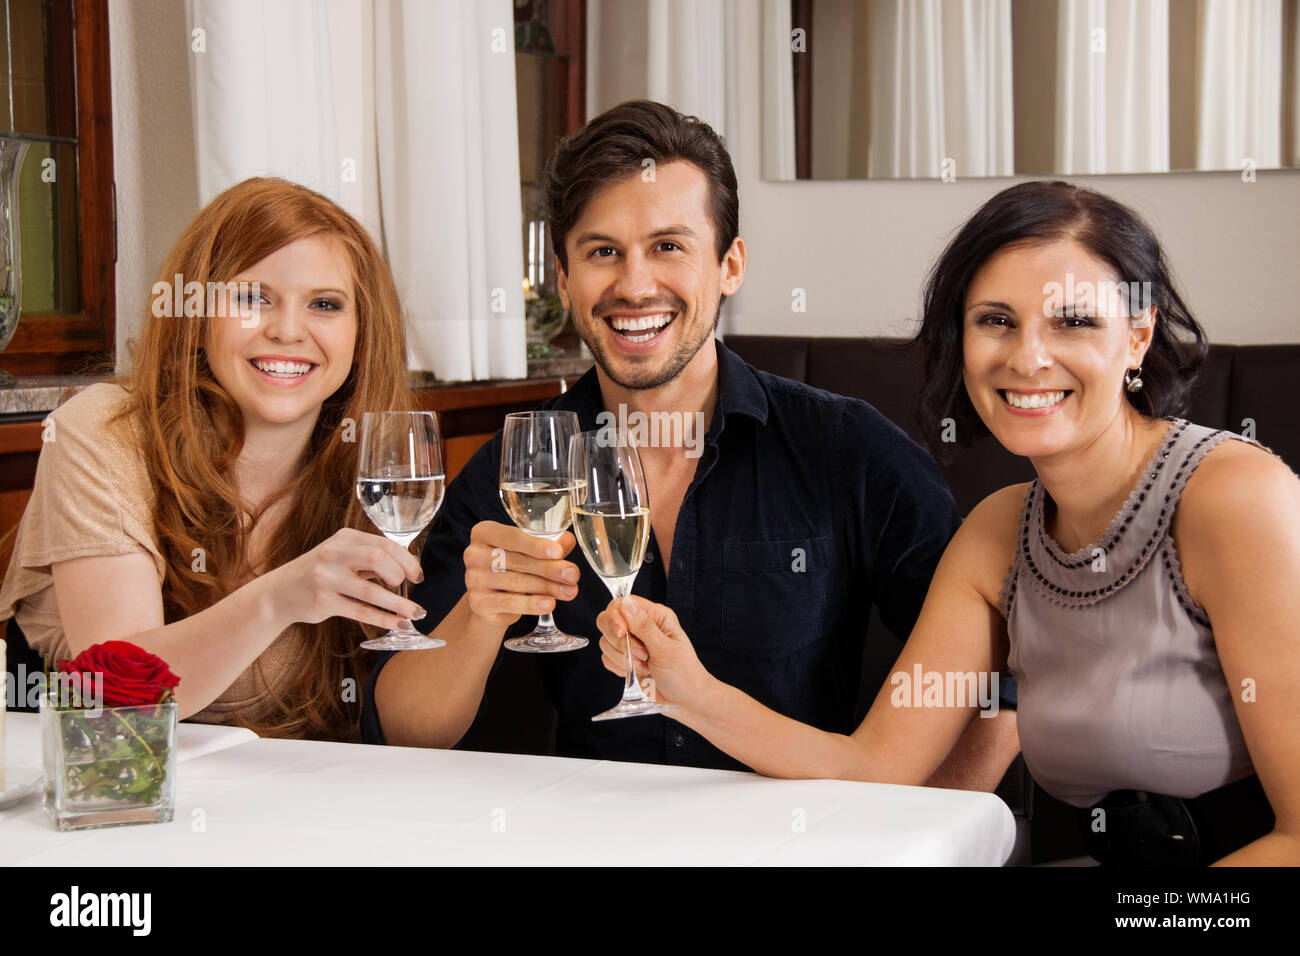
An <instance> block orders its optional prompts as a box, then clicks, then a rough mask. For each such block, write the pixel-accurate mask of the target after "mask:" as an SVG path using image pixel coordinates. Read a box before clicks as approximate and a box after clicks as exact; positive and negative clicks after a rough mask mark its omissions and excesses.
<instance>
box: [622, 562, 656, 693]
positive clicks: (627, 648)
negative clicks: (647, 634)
mask: <svg viewBox="0 0 1300 956" xmlns="http://www.w3.org/2000/svg"><path fill="white" fill-rule="evenodd" d="M632 577H635V575H632ZM631 593H632V581H631V578H630V577H629V578H627V579H625V580H623V581H621V582H619V585H618V587H617V588H616V589H615V592H614V596H615V597H617V598H620V599H621V598H625V597H627V596H628V595H629V594H631ZM623 653H624V654H625V655H626V657H627V677H626V678H624V680H623V700H624V701H636V702H638V703H644V702H646V701H648V700H649V699H650V698H649V697H647V696H646V695H645V691H643V690H642V689H641V682H640V681H639V680H637V679H636V668H635V667H633V666H632V664H633V661H632V635H631V634H629V635H627V640H626V641H624V642H623Z"/></svg>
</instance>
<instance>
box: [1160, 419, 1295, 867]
mask: <svg viewBox="0 0 1300 956" xmlns="http://www.w3.org/2000/svg"><path fill="white" fill-rule="evenodd" d="M1174 529H1175V532H1176V533H1177V534H1176V540H1177V541H1178V544H1179V548H1180V551H1181V555H1180V563H1181V564H1182V568H1183V580H1184V582H1185V583H1186V584H1187V587H1188V591H1189V593H1190V594H1191V596H1192V598H1193V599H1194V600H1195V601H1196V602H1197V603H1198V604H1200V605H1201V607H1203V608H1204V609H1205V611H1206V613H1208V614H1209V616H1210V623H1211V626H1212V628H1213V631H1214V643H1215V646H1216V647H1217V648H1218V651H1219V662H1220V664H1221V665H1222V667H1223V674H1224V677H1225V678H1226V679H1227V682H1228V687H1229V689H1230V691H1231V692H1232V699H1233V705H1234V706H1235V708H1236V713H1237V720H1238V722H1239V723H1240V725H1241V732H1242V735H1243V736H1244V737H1245V739H1246V746H1247V747H1248V748H1249V750H1250V758H1251V761H1252V763H1253V764H1254V766H1255V772H1256V773H1257V774H1259V780H1260V783H1261V784H1262V785H1263V787H1264V792H1265V794H1266V795H1267V796H1268V801H1269V803H1270V804H1271V805H1272V807H1273V815H1274V818H1275V823H1274V827H1273V830H1272V831H1271V832H1270V833H1268V834H1265V835H1264V836H1262V837H1260V838H1259V839H1257V840H1255V841H1254V842H1252V843H1249V844H1247V845H1246V846H1244V847H1242V848H1241V849H1239V850H1237V851H1236V852H1234V853H1231V854H1229V855H1228V856H1226V857H1224V858H1223V859H1222V860H1220V861H1219V863H1220V864H1224V865H1236V866H1272V865H1284V866H1300V757H1298V755H1300V696H1297V694H1296V688H1297V687H1300V591H1298V590H1297V588H1296V585H1297V582H1300V480H1298V479H1297V478H1296V476H1295V475H1294V474H1293V473H1292V472H1291V470H1290V469H1289V468H1287V467H1286V465H1284V464H1282V463H1281V462H1280V461H1278V460H1276V459H1274V458H1272V457H1270V456H1268V455H1266V454H1264V453H1263V452H1261V451H1260V450H1259V449H1256V448H1250V447H1248V446H1245V445H1241V444H1239V443H1237V442H1224V443H1223V445H1221V446H1218V447H1216V448H1215V449H1214V450H1213V451H1211V452H1210V453H1209V454H1208V455H1207V456H1206V458H1205V460H1204V461H1202V463H1201V465H1200V467H1198V468H1197V470H1196V471H1195V472H1194V473H1193V474H1192V478H1191V479H1190V480H1189V482H1188V485H1187V488H1186V490H1185V491H1184V493H1183V497H1182V499H1181V500H1180V502H1179V506H1178V513H1177V515H1176V518H1175V525H1174Z"/></svg>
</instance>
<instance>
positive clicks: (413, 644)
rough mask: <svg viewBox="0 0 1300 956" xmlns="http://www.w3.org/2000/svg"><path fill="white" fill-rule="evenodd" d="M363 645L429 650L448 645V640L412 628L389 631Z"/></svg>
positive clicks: (372, 647)
mask: <svg viewBox="0 0 1300 956" xmlns="http://www.w3.org/2000/svg"><path fill="white" fill-rule="evenodd" d="M361 646H362V647H364V648H366V649H367V650H371V651H427V650H430V649H432V648H435V647H446V646H447V642H446V641H444V640H440V639H439V638H436V637H428V636H426V635H424V634H421V633H420V632H419V631H417V630H415V628H411V629H410V630H407V631H389V632H388V633H387V634H385V635H383V636H382V637H376V638H374V639H373V640H369V641H362V642H361Z"/></svg>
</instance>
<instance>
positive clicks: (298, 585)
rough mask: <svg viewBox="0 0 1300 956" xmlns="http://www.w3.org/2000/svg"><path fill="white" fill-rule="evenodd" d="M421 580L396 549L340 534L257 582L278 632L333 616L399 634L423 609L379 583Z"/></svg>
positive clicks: (414, 564)
mask: <svg viewBox="0 0 1300 956" xmlns="http://www.w3.org/2000/svg"><path fill="white" fill-rule="evenodd" d="M423 578H424V575H423V573H422V572H421V571H420V561H419V559H418V558H416V557H415V556H414V555H413V554H411V553H410V552H409V551H407V550H406V549H405V548H403V547H402V546H401V545H400V544H397V543H396V542H393V541H389V540H388V539H387V538H385V537H383V536H382V535H378V534H367V533H366V532H364V531H357V530H355V529H353V528H343V529H341V530H339V531H337V532H335V533H334V534H332V535H331V536H330V537H328V538H326V539H325V540H324V541H322V542H321V543H320V544H318V545H317V546H316V547H314V548H312V549H311V550H310V551H308V552H307V553H306V554H304V555H301V556H300V557H297V558H295V559H294V560H292V561H289V562H287V563H285V564H282V565H280V567H278V568H276V569H275V570H273V571H269V572H267V573H266V574H265V575H263V576H262V578H260V579H259V581H260V582H261V586H262V587H264V588H265V589H266V594H267V599H268V604H269V607H270V613H271V616H272V618H273V620H275V621H276V622H277V623H278V624H280V625H281V628H283V627H288V626H289V625H290V624H294V623H303V624H319V623H320V622H321V621H324V620H326V619H327V618H331V617H334V616H336V615H337V616H339V617H346V618H351V619H352V620H354V621H360V622H361V623H362V624H373V625H374V626H375V627H385V628H392V629H398V628H403V627H407V626H409V622H410V621H418V620H420V619H421V618H422V617H424V609H423V608H421V607H420V605H418V604H416V603H415V602H414V601H409V600H407V599H406V598H405V597H402V596H401V595H400V594H397V593H395V592H393V591H390V590H388V589H387V588H385V587H384V586H383V584H381V583H380V582H385V583H387V584H388V585H390V586H391V587H396V586H397V585H399V584H401V583H402V582H403V581H421V580H423Z"/></svg>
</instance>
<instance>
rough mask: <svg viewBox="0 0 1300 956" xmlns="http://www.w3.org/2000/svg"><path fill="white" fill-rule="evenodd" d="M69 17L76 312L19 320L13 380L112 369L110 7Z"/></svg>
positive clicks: (5, 364)
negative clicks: (78, 267)
mask: <svg viewBox="0 0 1300 956" xmlns="http://www.w3.org/2000/svg"><path fill="white" fill-rule="evenodd" d="M72 16H73V32H74V56H75V57H76V90H77V102H76V109H77V214H78V238H79V245H78V249H79V253H80V258H81V290H80V295H81V303H80V304H81V307H80V309H79V310H78V311H77V312H72V313H68V312H24V313H23V314H22V316H21V318H20V319H19V322H18V327H17V328H16V329H15V330H14V336H13V339H12V340H11V341H10V342H9V346H8V347H7V348H6V349H5V350H4V352H2V353H0V369H4V370H5V371H7V372H10V373H11V374H13V375H51V374H65V373H72V372H87V371H92V370H102V369H105V368H111V367H112V362H113V355H114V341H115V335H116V322H115V318H116V316H115V313H116V296H115V293H116V265H115V264H116V262H117V221H116V197H115V195H114V191H113V190H114V187H113V113H112V97H111V93H112V77H111V73H110V64H109V51H108V0H73V3H72Z"/></svg>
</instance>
